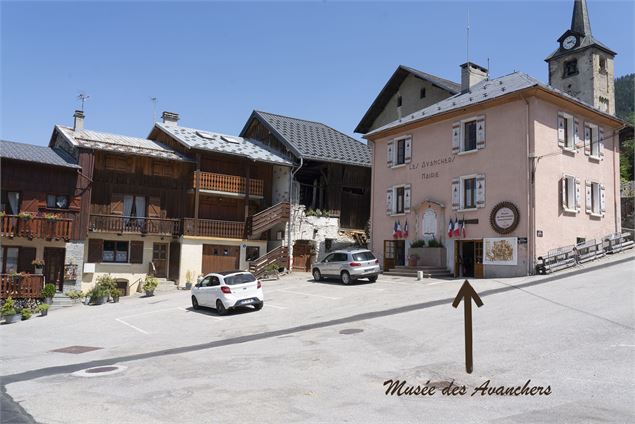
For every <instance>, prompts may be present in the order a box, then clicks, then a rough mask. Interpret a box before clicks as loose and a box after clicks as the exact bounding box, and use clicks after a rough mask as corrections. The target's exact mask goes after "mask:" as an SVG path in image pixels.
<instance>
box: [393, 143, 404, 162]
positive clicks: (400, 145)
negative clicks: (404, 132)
mask: <svg viewBox="0 0 635 424" xmlns="http://www.w3.org/2000/svg"><path fill="white" fill-rule="evenodd" d="M404 163H406V140H405V139H401V140H397V158H396V162H395V165H401V164H404Z"/></svg>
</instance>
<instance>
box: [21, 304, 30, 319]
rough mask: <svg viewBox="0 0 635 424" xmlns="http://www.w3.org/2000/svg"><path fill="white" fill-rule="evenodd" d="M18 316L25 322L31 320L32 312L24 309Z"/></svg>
mask: <svg viewBox="0 0 635 424" xmlns="http://www.w3.org/2000/svg"><path fill="white" fill-rule="evenodd" d="M20 314H21V315H22V321H26V320H27V319H29V318H31V316H32V315H33V312H32V311H31V308H28V307H26V308H22V309H21V310H20Z"/></svg>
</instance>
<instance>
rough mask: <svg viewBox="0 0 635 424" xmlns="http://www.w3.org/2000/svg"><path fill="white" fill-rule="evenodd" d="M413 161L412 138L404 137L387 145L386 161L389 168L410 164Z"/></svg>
mask: <svg viewBox="0 0 635 424" xmlns="http://www.w3.org/2000/svg"><path fill="white" fill-rule="evenodd" d="M411 160H412V137H411V136H409V135H407V136H402V137H400V138H396V139H394V140H390V141H389V142H388V144H387V151H386V161H387V165H388V167H389V168H392V167H393V166H399V165H404V164H408V163H410V162H411Z"/></svg>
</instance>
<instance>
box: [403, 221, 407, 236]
mask: <svg viewBox="0 0 635 424" xmlns="http://www.w3.org/2000/svg"><path fill="white" fill-rule="evenodd" d="M403 238H408V221H406V223H405V224H404V226H403Z"/></svg>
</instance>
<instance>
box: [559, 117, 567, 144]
mask: <svg viewBox="0 0 635 424" xmlns="http://www.w3.org/2000/svg"><path fill="white" fill-rule="evenodd" d="M565 125H567V120H566V119H565V118H564V116H562V115H558V146H560V147H564V142H565V140H564V126H565Z"/></svg>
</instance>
